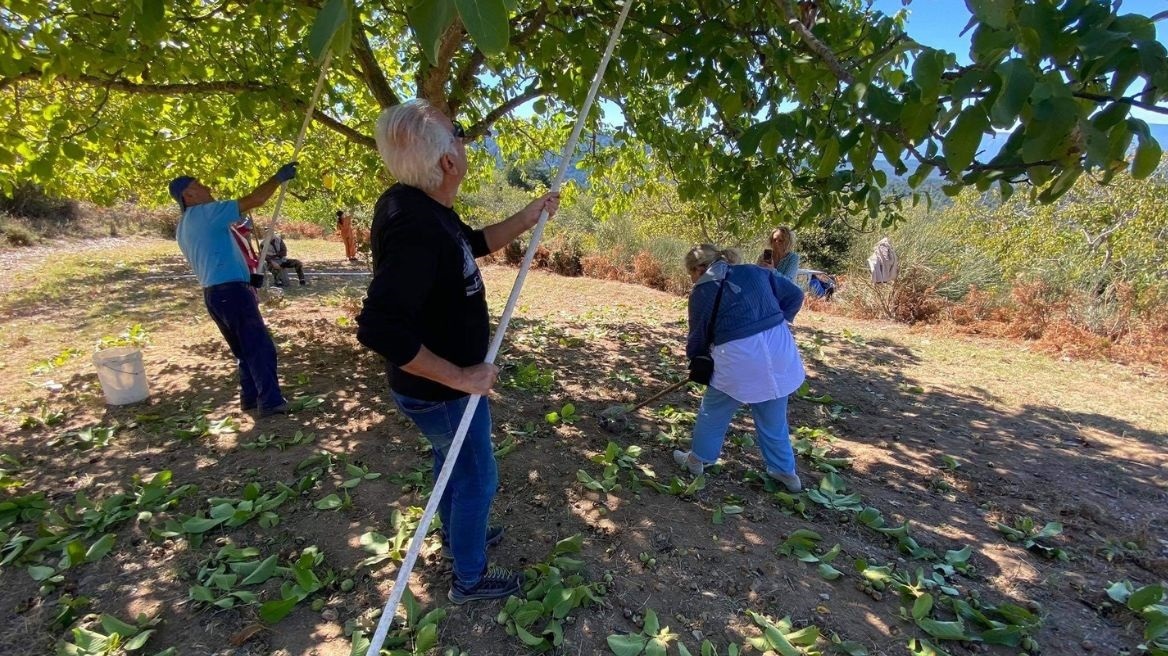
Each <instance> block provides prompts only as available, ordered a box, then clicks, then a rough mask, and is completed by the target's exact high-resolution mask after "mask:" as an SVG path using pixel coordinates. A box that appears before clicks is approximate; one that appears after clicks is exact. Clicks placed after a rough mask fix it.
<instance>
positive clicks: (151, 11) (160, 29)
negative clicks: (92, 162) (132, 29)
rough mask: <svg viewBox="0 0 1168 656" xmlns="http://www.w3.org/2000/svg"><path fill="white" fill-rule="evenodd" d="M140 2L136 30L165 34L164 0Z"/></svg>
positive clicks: (148, 36) (151, 35)
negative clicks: (140, 10)
mask: <svg viewBox="0 0 1168 656" xmlns="http://www.w3.org/2000/svg"><path fill="white" fill-rule="evenodd" d="M141 4H142V12H141V13H139V14H138V32H139V33H140V34H141V35H142V36H143V37H145V38H146V39H147V40H150V41H157V40H158V39H160V38H162V37H163V36H164V35H165V34H166V1H165V0H142V3H141ZM75 159H76V158H75Z"/></svg>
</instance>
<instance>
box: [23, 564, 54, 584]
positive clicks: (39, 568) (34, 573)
mask: <svg viewBox="0 0 1168 656" xmlns="http://www.w3.org/2000/svg"><path fill="white" fill-rule="evenodd" d="M56 573H57V570H55V569H53V568H52V567H48V566H46V565H29V566H28V575H29V576H31V577H32V580H34V581H44V580H45V579H47V578H49V577H50V576H52V575H53V574H56Z"/></svg>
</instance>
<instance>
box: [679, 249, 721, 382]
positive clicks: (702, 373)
mask: <svg viewBox="0 0 1168 656" xmlns="http://www.w3.org/2000/svg"><path fill="white" fill-rule="evenodd" d="M728 280H730V267H726V277H725V278H723V279H722V282H721V284H719V285H718V293H717V294H716V295H715V296H714V311H713V312H712V313H710V322H709V323H708V324H706V344H707V346H706V353H705V354H704V355H698V356H695V357H694V358H693V359H692V360H690V361H689V380H690V382H693V383H697V384H699V385H709V384H710V381H711V380H713V379H714V358H713V357H712V356H711V355H710V350H711V349H713V348H714V320H715V319H717V318H718V306H719V305H721V304H722V290H723V289H725V288H726V282H727V281H728Z"/></svg>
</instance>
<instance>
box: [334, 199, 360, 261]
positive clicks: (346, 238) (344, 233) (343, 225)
mask: <svg viewBox="0 0 1168 656" xmlns="http://www.w3.org/2000/svg"><path fill="white" fill-rule="evenodd" d="M337 231H338V232H340V233H341V241H343V242H345V257H347V258H349V261H350V262H356V261H357V238H356V237H355V236H354V235H353V217H352V215H350V214H348V213H347V212H345V211H344V210H337Z"/></svg>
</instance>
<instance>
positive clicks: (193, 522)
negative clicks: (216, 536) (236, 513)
mask: <svg viewBox="0 0 1168 656" xmlns="http://www.w3.org/2000/svg"><path fill="white" fill-rule="evenodd" d="M226 519H227V518H226V517H213V518H206V517H191V518H190V519H188V520H186V521H185V522H183V523H182V530H183V533H194V534H198V533H206V532H207V531H210V530H211V529H213V528H215V527H216V526H218V525H220V524H222V523H223V522H224V521H225V520H226Z"/></svg>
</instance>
